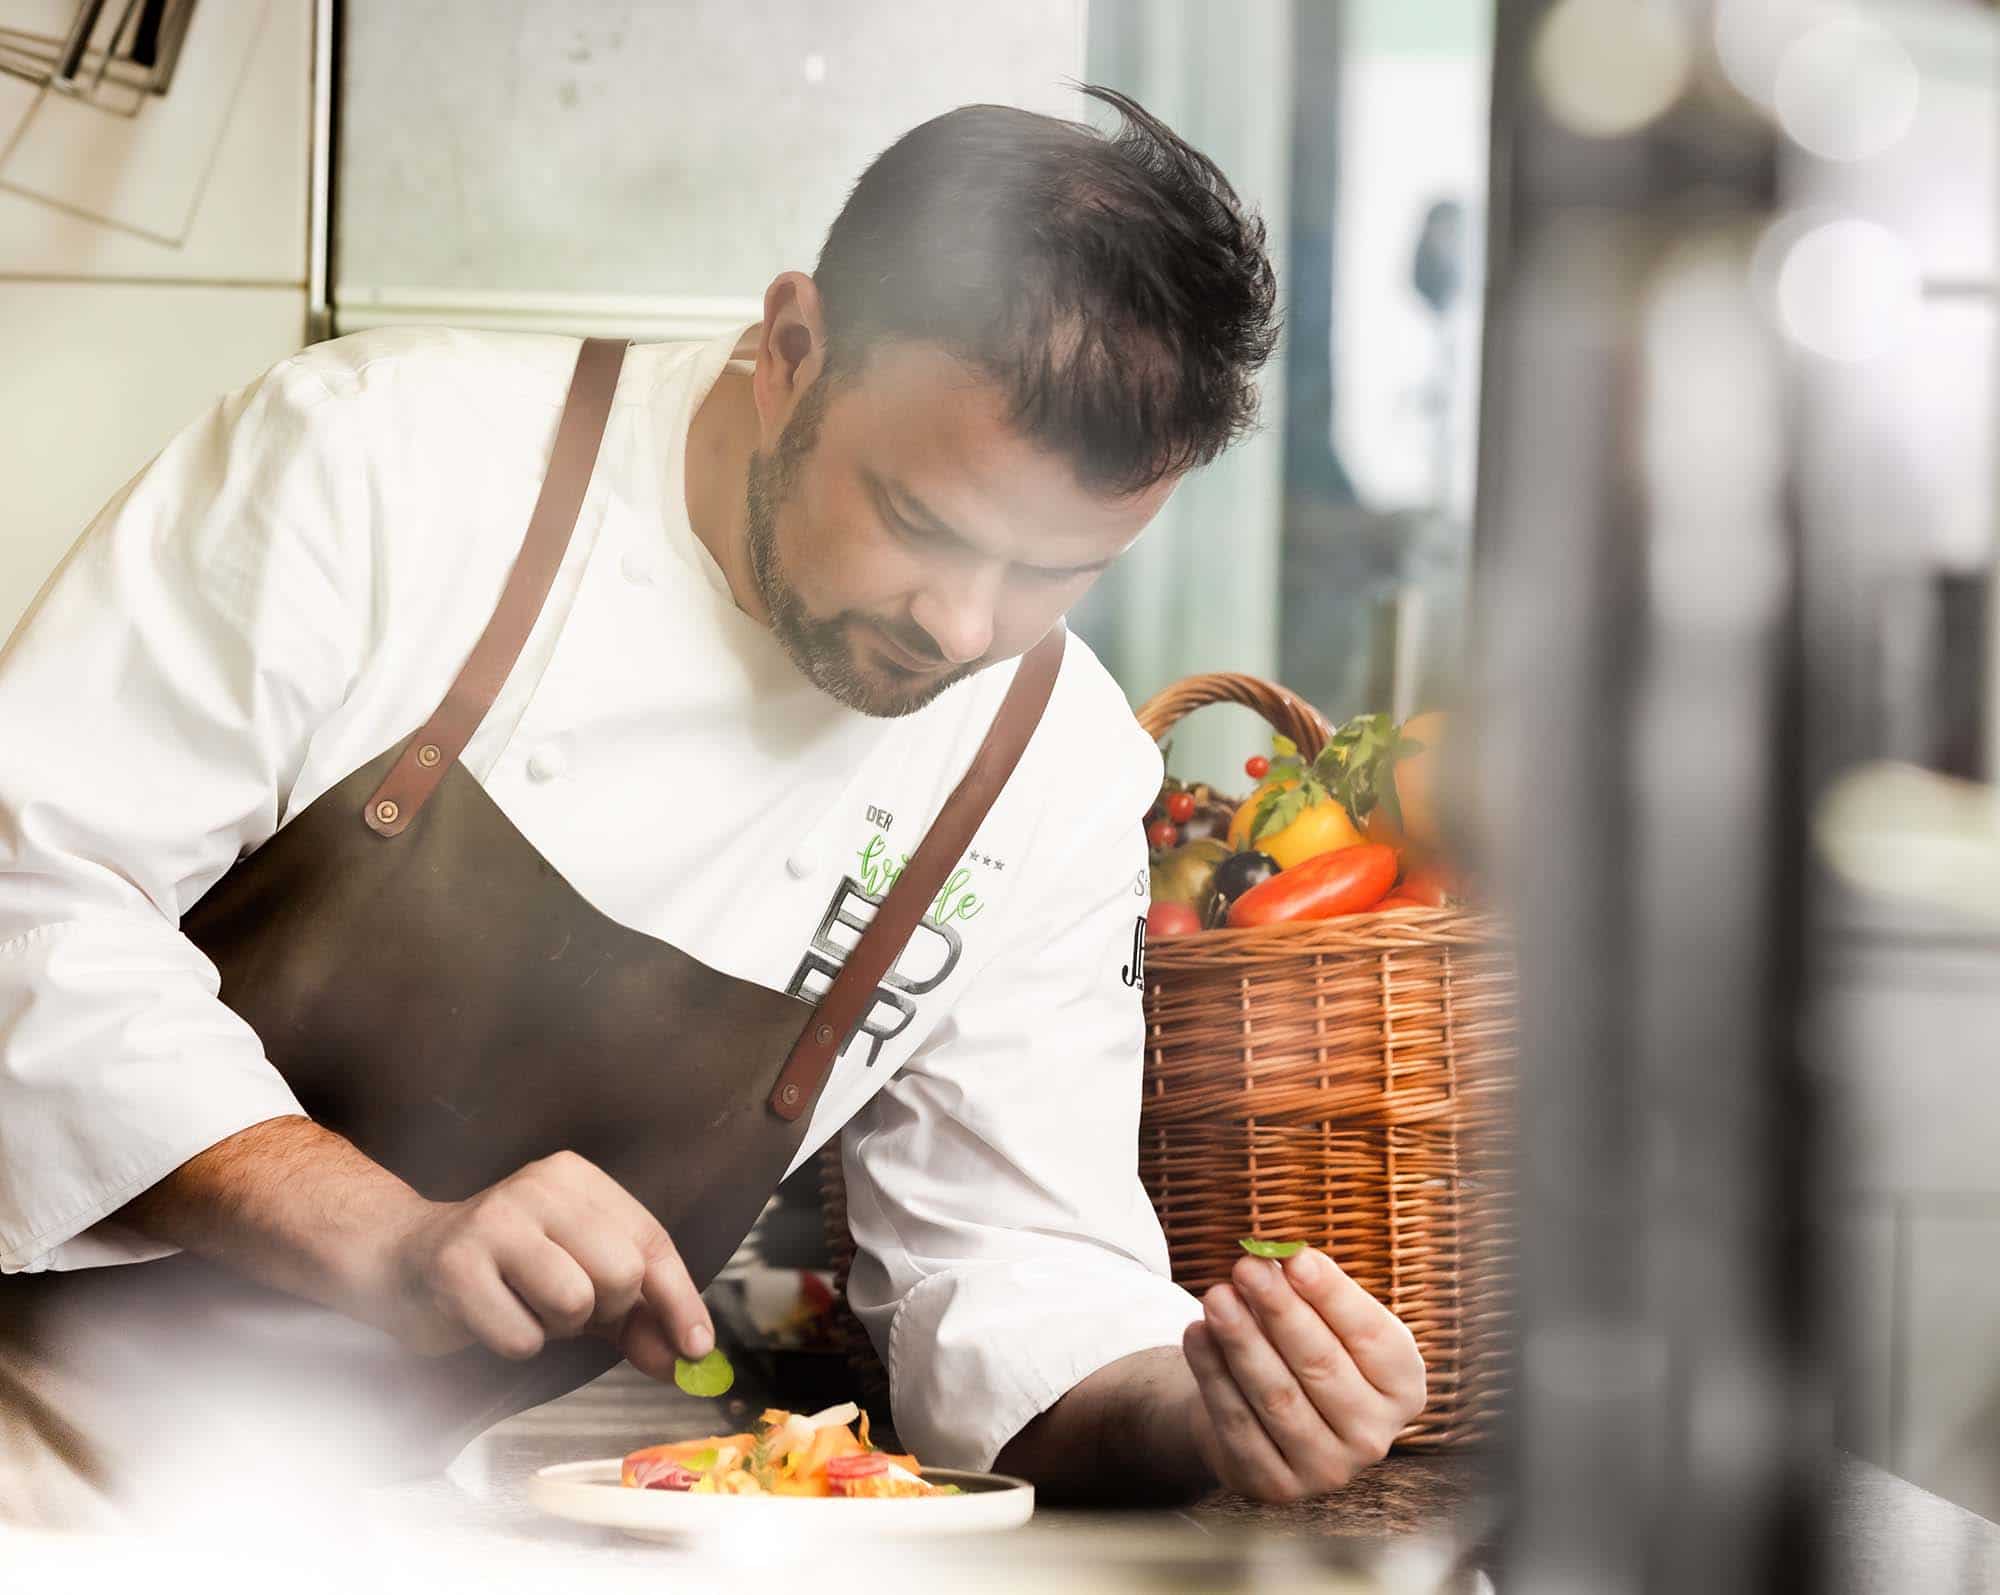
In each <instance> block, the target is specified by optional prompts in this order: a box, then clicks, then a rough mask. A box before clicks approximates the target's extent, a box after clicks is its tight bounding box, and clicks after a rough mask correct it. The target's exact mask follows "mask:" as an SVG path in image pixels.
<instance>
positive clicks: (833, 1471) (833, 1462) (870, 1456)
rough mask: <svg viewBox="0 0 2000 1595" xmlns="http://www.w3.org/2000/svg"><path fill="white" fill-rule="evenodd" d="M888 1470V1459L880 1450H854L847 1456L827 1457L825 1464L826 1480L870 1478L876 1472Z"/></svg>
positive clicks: (830, 1481) (829, 1481)
mask: <svg viewBox="0 0 2000 1595" xmlns="http://www.w3.org/2000/svg"><path fill="white" fill-rule="evenodd" d="M888 1471H889V1459H888V1458H887V1457H885V1456H884V1455H882V1453H881V1452H880V1451H856V1452H854V1453H852V1454H851V1455H849V1456H844V1457H829V1458H828V1459H827V1464H826V1477H827V1482H828V1483H832V1482H833V1481H834V1480H836V1479H839V1480H843V1481H851V1480H854V1479H872V1478H874V1477H875V1475H876V1474H878V1473H887V1472H888Z"/></svg>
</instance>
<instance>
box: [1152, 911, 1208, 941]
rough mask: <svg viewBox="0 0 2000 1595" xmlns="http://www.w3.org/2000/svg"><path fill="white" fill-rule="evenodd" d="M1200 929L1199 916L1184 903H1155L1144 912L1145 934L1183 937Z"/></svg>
mask: <svg viewBox="0 0 2000 1595" xmlns="http://www.w3.org/2000/svg"><path fill="white" fill-rule="evenodd" d="M1200 929H1201V915H1200V914H1198V913H1196V912H1195V910H1194V909H1193V908H1191V907H1189V906H1188V905H1187V904H1186V903H1155V904H1154V905H1153V906H1152V907H1151V908H1149V909H1148V910H1147V911H1146V934H1147V935H1148V936H1151V937H1156V938H1157V937H1161V936H1185V935H1187V934H1188V933H1189V932H1190V931H1196V930H1200Z"/></svg>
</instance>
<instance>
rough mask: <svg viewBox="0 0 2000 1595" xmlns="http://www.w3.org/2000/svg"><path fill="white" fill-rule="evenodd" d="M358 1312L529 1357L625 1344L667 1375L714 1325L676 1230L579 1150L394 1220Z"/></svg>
mask: <svg viewBox="0 0 2000 1595" xmlns="http://www.w3.org/2000/svg"><path fill="white" fill-rule="evenodd" d="M372 1276H373V1277H372V1278H368V1277H367V1276H366V1275H364V1278H365V1279H367V1283H366V1285H365V1286H364V1297H365V1301H364V1304H363V1309H362V1312H361V1313H360V1315H359V1316H363V1317H365V1318H368V1319H369V1320H370V1321H372V1322H375V1323H376V1324H378V1325H379V1327H381V1328H384V1329H387V1330H388V1331H389V1332H390V1333H391V1334H394V1335H395V1336H396V1337H397V1338H398V1339H399V1340H401V1341H402V1342H403V1343H404V1344H405V1345H408V1346H410V1347H411V1348H413V1349H414V1350H418V1351H423V1352H433V1353H437V1352H448V1351H456V1350H458V1349H459V1348H460V1347H461V1346H466V1345H470V1344H471V1343H473V1342H474V1341H477V1342H479V1343H480V1344H481V1345H484V1346H486V1347H488V1348H489V1349H490V1350H492V1351H495V1352H498V1353H499V1354H500V1355H501V1356H503V1357H514V1358H526V1357H532V1356H534V1355H535V1354H536V1353H537V1352H539V1351H540V1350H541V1349H542V1347H543V1346H544V1345H546V1344H547V1343H548V1342H549V1341H551V1340H562V1339H568V1338H570V1337H572V1336H575V1335H580V1334H585V1333H591V1334H597V1335H602V1336H604V1337H605V1338H606V1339H610V1340H613V1341H615V1342H617V1344H618V1345H619V1348H620V1349H621V1350H622V1351H624V1353H625V1354H626V1356H628V1357H629V1358H630V1359H631V1360H632V1362H633V1363H634V1364H635V1365H637V1366H638V1367H639V1368H640V1369H641V1370H642V1371H644V1372H646V1373H650V1374H652V1375H653V1376H654V1377H656V1378H664V1377H666V1376H667V1375H669V1374H671V1373H672V1372H673V1362H674V1356H675V1354H676V1350H678V1351H679V1352H680V1353H681V1354H682V1355H685V1356H688V1357H690V1358H694V1357H701V1356H704V1355H706V1353H707V1352H708V1351H709V1349H710V1348H711V1347H713V1346H714V1344H715V1331H714V1328H713V1326H712V1325H711V1324H710V1323H709V1318H708V1311H707V1309H706V1308H705V1307H704V1306H703V1305H702V1300H701V1293H700V1292H699V1291H698V1290H696V1289H695V1285H694V1281H693V1280H692V1279H690V1278H689V1277H688V1271H687V1268H686V1265H685V1264H683V1263H682V1261H681V1257H680V1253H679V1252H677V1251H675V1249H674V1243H673V1242H672V1241H671V1240H670V1239H669V1238H668V1236H667V1232H666V1231H665V1230H664V1229H662V1228H661V1227H660V1225H659V1224H658V1222H657V1221H655V1219H654V1218H653V1215H652V1214H651V1213H649V1212H647V1211H646V1209H645V1208H644V1207H643V1206H641V1205H640V1203H639V1201H638V1199H637V1198H635V1197H634V1196H632V1195H631V1194H630V1193H629V1192H628V1191H626V1190H625V1188H624V1187H623V1186H621V1185H620V1184H619V1183H618V1182H617V1181H616V1180H614V1179H612V1178H611V1176H610V1175H608V1174H606V1173H605V1172H604V1171H603V1170H602V1169H600V1168H598V1167H597V1165H596V1164H594V1163H592V1162H590V1161H589V1160H588V1159H586V1158H583V1157H579V1156H578V1155H577V1154H576V1153H574V1152H558V1153H556V1154H555V1155H554V1156H552V1157H546V1158H542V1159H540V1160H539V1161H538V1162H534V1163H530V1164H529V1165H528V1166H527V1167H526V1168H524V1169H521V1170H519V1171H518V1172H516V1173H514V1174H510V1175H508V1176H507V1178H506V1179H504V1180H501V1181H500V1182H499V1183H498V1184H497V1185H492V1186H489V1187H488V1188H487V1189H485V1190H484V1191H481V1192H480V1193H479V1194H478V1195H477V1196H473V1197H470V1198H468V1199H467V1200H465V1201H463V1202H425V1203H423V1204H422V1205H421V1206H420V1207H419V1208H417V1209H416V1210H414V1211H413V1212H412V1213H411V1214H410V1215H409V1217H408V1218H407V1220H406V1221H405V1223H404V1224H403V1225H402V1226H401V1227H400V1228H399V1229H397V1230H395V1231H393V1232H392V1234H391V1236H390V1237H389V1239H388V1241H387V1244H386V1246H385V1247H384V1249H383V1251H382V1253H381V1254H380V1256H379V1258H378V1260H377V1262H376V1266H375V1268H374V1269H373V1270H372Z"/></svg>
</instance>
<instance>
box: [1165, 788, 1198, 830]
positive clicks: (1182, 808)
mask: <svg viewBox="0 0 2000 1595" xmlns="http://www.w3.org/2000/svg"><path fill="white" fill-rule="evenodd" d="M1167 818H1168V819H1170V820H1172V821H1173V822H1174V823H1175V824H1176V825H1185V824H1186V823H1187V822H1188V821H1189V820H1191V819H1193V818H1194V794H1193V793H1192V792H1176V793H1175V794H1174V795H1173V796H1172V797H1170V798H1168V799H1167Z"/></svg>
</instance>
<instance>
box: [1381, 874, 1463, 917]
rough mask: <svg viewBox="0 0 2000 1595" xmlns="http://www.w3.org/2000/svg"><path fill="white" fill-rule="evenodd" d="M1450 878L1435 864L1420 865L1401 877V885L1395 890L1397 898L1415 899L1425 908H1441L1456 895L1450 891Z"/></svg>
mask: <svg viewBox="0 0 2000 1595" xmlns="http://www.w3.org/2000/svg"><path fill="white" fill-rule="evenodd" d="M1451 887H1452V883H1451V880H1450V878H1449V877H1448V876H1447V875H1446V874H1445V872H1444V871H1443V870H1441V869H1439V868H1438V867H1437V865H1435V864H1420V865H1419V866H1418V867H1417V868H1415V869H1413V870H1411V871H1410V872H1409V874H1407V875H1405V876H1404V877H1403V884H1402V885H1401V886H1398V887H1397V888H1396V892H1397V895H1398V896H1402V897H1411V898H1415V899H1416V901H1418V902H1419V903H1422V904H1423V905H1424V906H1425V907H1426V908H1443V907H1444V906H1445V905H1446V904H1447V903H1449V902H1450V901H1451V900H1452V898H1454V897H1456V896H1457V895H1458V894H1457V893H1456V892H1454V891H1453V890H1452V889H1451Z"/></svg>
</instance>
